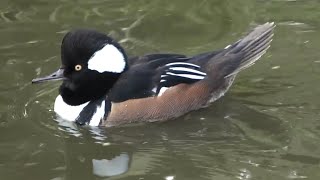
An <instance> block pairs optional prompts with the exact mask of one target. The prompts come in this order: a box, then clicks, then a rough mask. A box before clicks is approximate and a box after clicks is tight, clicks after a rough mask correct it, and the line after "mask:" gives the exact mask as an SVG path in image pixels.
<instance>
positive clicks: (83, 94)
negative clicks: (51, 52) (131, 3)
mask: <svg viewBox="0 0 320 180" xmlns="http://www.w3.org/2000/svg"><path fill="white" fill-rule="evenodd" d="M274 27H275V24H274V23H273V22H267V23H264V24H260V25H257V26H255V27H254V28H253V29H252V30H251V31H249V33H247V34H246V35H245V36H243V37H242V38H241V39H239V40H238V41H236V42H234V43H232V44H230V45H228V46H226V47H225V48H221V49H219V50H212V51H210V52H204V53H200V54H197V55H194V56H186V55H182V54H174V53H155V54H146V55H141V56H133V57H128V56H127V54H126V52H125V50H124V48H123V47H122V46H121V45H120V44H119V43H118V42H117V41H116V40H114V39H113V38H111V37H109V36H108V35H106V34H104V33H101V32H98V31H96V30H92V29H76V30H73V31H70V32H68V33H66V35H65V36H64V37H63V40H62V43H61V66H60V68H58V70H57V71H55V72H54V73H52V74H50V75H48V76H45V77H39V78H35V79H33V80H32V83H33V84H36V83H44V82H48V81H55V80H62V84H61V85H60V87H59V95H58V96H57V98H56V100H55V103H54V112H55V113H56V114H57V116H58V117H60V118H62V119H64V120H67V121H73V122H75V123H76V124H78V125H88V126H104V127H111V126H119V125H125V124H129V123H145V122H162V121H167V120H172V119H177V118H178V117H180V116H183V115H185V114H187V113H189V112H191V111H195V110H198V109H201V108H205V107H208V106H209V105H210V104H211V103H213V102H215V101H216V100H218V99H219V98H221V97H222V96H224V94H225V93H226V92H227V91H228V90H229V88H230V87H231V85H232V83H233V82H234V80H235V77H236V76H237V74H238V73H239V72H240V71H242V70H244V69H246V68H248V67H250V66H251V65H253V64H255V63H256V61H257V60H259V59H260V57H261V56H262V55H264V54H265V53H266V51H267V50H268V48H269V47H270V44H271V42H272V38H273V35H274V33H273V31H274Z"/></svg>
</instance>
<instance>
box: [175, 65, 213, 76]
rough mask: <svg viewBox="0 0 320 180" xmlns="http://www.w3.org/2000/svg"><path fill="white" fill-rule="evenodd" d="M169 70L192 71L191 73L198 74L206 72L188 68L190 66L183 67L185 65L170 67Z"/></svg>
mask: <svg viewBox="0 0 320 180" xmlns="http://www.w3.org/2000/svg"><path fill="white" fill-rule="evenodd" d="M169 69H171V70H175V71H186V72H192V73H196V74H199V75H203V76H205V75H207V74H206V73H204V72H201V71H197V70H194V69H190V68H185V67H171V68H169Z"/></svg>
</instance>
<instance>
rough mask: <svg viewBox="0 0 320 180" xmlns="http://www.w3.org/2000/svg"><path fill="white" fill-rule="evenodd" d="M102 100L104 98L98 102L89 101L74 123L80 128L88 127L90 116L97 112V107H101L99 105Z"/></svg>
mask: <svg viewBox="0 0 320 180" xmlns="http://www.w3.org/2000/svg"><path fill="white" fill-rule="evenodd" d="M104 99H105V97H103V98H101V99H98V100H94V101H90V102H89V104H88V105H86V106H85V107H84V108H83V109H82V111H81V112H80V114H79V116H78V117H77V119H76V121H75V122H76V123H77V124H79V125H80V126H82V125H88V124H89V123H90V121H91V119H92V116H93V115H94V113H95V112H96V111H97V107H100V106H101V103H102V101H103V100H104Z"/></svg>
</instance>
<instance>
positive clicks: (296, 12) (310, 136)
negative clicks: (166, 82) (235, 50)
mask: <svg viewBox="0 0 320 180" xmlns="http://www.w3.org/2000/svg"><path fill="white" fill-rule="evenodd" d="M319 12H320V3H319V2H318V1H317V0H308V1H302V0H296V1H282V0H269V1H263V0H246V1H234V0H223V1H222V0H211V1H209V0H201V1H192V0H174V1H164V0H152V1H150V0H137V1H129V0H118V1H115V0H93V1H86V0H78V1H72V0H60V1H49V0H29V1H25V0H2V1H1V2H0V39H1V41H0V59H1V61H0V63H1V64H0V65H1V66H0V77H1V78H0V109H1V112H0V176H1V179H10V180H11V179H48V180H63V179H77V180H79V179H130V180H132V179H137V180H143V179H144V180H153V179H154V180H158V179H166V180H172V179H174V180H188V179H190V180H194V179H196V180H202V179H204V180H205V179H221V180H224V179H260V180H262V179H267V180H268V179H319V178H320V172H319V168H320V144H319V141H320V121H319V120H320V119H319V117H320V116H319V115H320V113H319V112H320V111H319V107H320V99H319V97H320V83H319V82H320V76H319V74H320V51H319V47H320V14H319ZM266 21H275V22H276V24H277V28H276V30H275V37H274V41H273V43H272V47H271V48H270V49H269V51H268V53H267V54H266V55H265V56H264V57H263V58H262V59H261V61H259V62H258V63H257V64H256V65H254V66H253V67H251V68H250V69H248V70H246V71H244V72H242V73H241V75H240V76H238V78H237V79H236V82H235V84H234V86H233V87H232V88H231V90H230V91H229V93H227V95H226V96H225V97H223V98H222V99H221V100H219V101H218V102H216V103H214V104H213V105H212V106H210V107H209V108H207V109H203V110H200V111H196V112H193V113H190V114H188V115H186V116H184V117H181V118H179V119H178V120H176V121H171V122H166V123H153V124H143V125H131V126H128V127H116V128H110V129H104V128H101V129H99V128H88V127H81V128H78V127H75V126H74V125H73V124H66V123H63V122H58V121H56V120H55V119H56V118H55V115H54V113H53V112H52V109H53V101H54V99H55V97H56V95H57V88H58V86H59V83H58V82H57V83H48V84H43V85H31V83H30V82H31V79H33V78H35V77H38V76H41V75H46V74H49V73H50V72H52V71H54V70H55V69H56V68H57V67H58V66H59V60H60V57H59V56H60V55H59V48H60V47H59V46H60V42H61V39H62V37H63V35H64V34H65V33H66V32H67V31H69V30H71V29H74V28H77V27H89V28H95V29H98V30H100V31H102V32H105V33H108V34H110V35H112V36H113V37H115V38H116V39H117V40H119V41H120V42H121V44H122V45H123V46H124V47H125V48H126V50H127V52H128V54H129V55H139V54H144V53H151V52H176V53H184V54H187V55H192V54H196V53H200V52H203V51H208V50H211V49H217V48H222V47H224V46H226V45H227V44H228V43H230V42H233V41H235V40H237V39H238V38H239V37H240V36H241V35H243V34H245V32H247V31H248V30H249V29H250V28H252V27H254V26H255V25H256V24H261V23H264V22H266Z"/></svg>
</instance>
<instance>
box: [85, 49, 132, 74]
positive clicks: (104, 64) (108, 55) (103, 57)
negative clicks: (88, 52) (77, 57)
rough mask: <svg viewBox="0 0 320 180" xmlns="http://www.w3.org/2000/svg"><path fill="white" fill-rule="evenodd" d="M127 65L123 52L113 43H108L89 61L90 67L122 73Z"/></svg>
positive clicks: (100, 70)
mask: <svg viewBox="0 0 320 180" xmlns="http://www.w3.org/2000/svg"><path fill="white" fill-rule="evenodd" d="M125 67H126V61H125V59H124V56H123V54H122V52H121V51H120V50H119V49H118V48H116V47H115V46H113V45H111V44H106V45H105V46H104V47H103V48H102V49H100V50H99V51H97V52H95V53H94V54H93V56H92V57H91V58H90V59H89V61H88V68H89V69H91V70H95V71H98V72H99V73H103V72H113V73H121V72H123V70H124V68H125Z"/></svg>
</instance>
